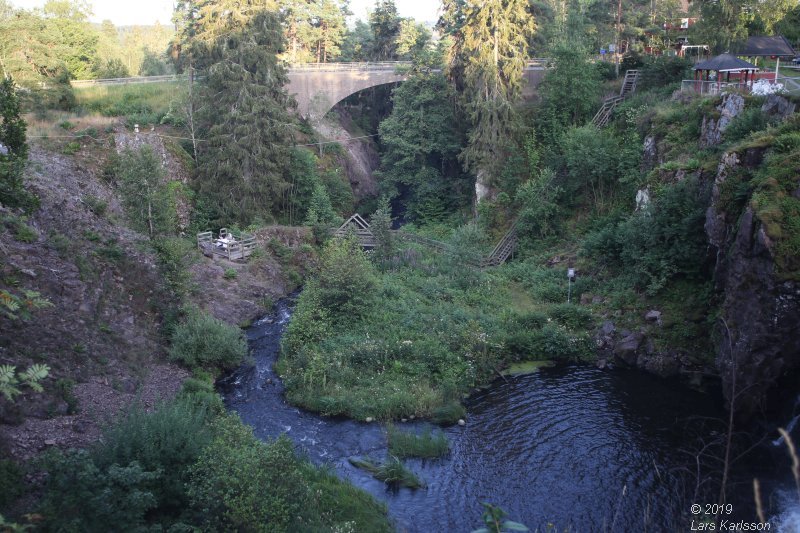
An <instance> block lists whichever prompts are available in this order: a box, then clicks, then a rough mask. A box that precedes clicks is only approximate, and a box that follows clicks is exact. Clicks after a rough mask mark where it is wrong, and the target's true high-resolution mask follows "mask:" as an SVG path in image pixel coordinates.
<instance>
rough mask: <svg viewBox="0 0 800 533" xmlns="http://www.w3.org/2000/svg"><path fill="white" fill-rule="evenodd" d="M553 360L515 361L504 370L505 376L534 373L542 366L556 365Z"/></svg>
mask: <svg viewBox="0 0 800 533" xmlns="http://www.w3.org/2000/svg"><path fill="white" fill-rule="evenodd" d="M554 364H555V363H553V361H523V362H521V363H513V364H512V365H510V366H509V367H508V368H506V369H505V370H503V375H504V376H524V375H525V374H533V373H534V372H538V371H539V369H540V368H550V367H552V366H553V365H554Z"/></svg>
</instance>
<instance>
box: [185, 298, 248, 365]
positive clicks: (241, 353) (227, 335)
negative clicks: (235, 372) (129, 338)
mask: <svg viewBox="0 0 800 533" xmlns="http://www.w3.org/2000/svg"><path fill="white" fill-rule="evenodd" d="M246 356H247V342H246V341H245V339H244V335H243V334H242V331H241V330H240V329H238V328H236V327H234V326H229V325H228V324H226V323H224V322H222V321H221V320H217V319H216V318H214V317H212V316H211V315H209V314H207V313H205V312H203V311H200V310H198V309H189V310H188V312H187V313H186V317H185V318H184V320H183V321H182V322H181V323H180V324H178V326H177V327H176V328H175V331H174V333H173V334H172V345H171V346H170V349H169V357H170V360H172V361H178V362H180V363H182V364H184V365H186V366H188V367H189V368H195V367H204V368H207V367H216V368H222V369H229V368H235V367H237V366H238V365H240V364H241V363H242V361H244V359H245V357H246Z"/></svg>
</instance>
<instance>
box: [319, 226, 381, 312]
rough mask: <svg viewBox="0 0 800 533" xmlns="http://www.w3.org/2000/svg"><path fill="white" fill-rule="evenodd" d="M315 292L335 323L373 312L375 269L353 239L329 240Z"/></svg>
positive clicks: (322, 257) (322, 256)
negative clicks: (371, 310)
mask: <svg viewBox="0 0 800 533" xmlns="http://www.w3.org/2000/svg"><path fill="white" fill-rule="evenodd" d="M316 279H317V285H316V287H315V290H317V291H318V293H319V304H320V306H322V308H323V309H325V310H326V311H327V313H328V314H329V316H330V317H331V318H332V319H333V320H334V321H340V322H341V321H352V320H354V319H356V318H358V317H360V316H363V315H365V314H366V313H368V312H369V311H370V309H371V308H372V304H373V302H374V292H375V287H376V283H377V280H376V278H375V268H374V267H373V265H372V263H371V262H370V260H369V259H368V258H367V256H366V255H365V254H364V252H363V251H362V249H361V245H360V244H359V242H358V241H357V240H354V239H332V240H331V241H329V242H328V244H327V245H326V246H325V249H324V250H323V251H322V255H321V257H320V269H319V274H318V275H317V278H316Z"/></svg>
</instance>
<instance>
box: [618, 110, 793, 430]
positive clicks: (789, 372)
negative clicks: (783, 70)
mask: <svg viewBox="0 0 800 533" xmlns="http://www.w3.org/2000/svg"><path fill="white" fill-rule="evenodd" d="M679 96H680V97H682V98H683V97H684V96H683V95H679ZM683 104H688V105H693V106H694V109H697V110H698V111H694V112H695V113H696V112H700V113H702V121H700V117H698V122H699V131H698V132H697V133H698V134H699V135H698V136H697V143H698V144H697V146H699V147H700V148H701V149H704V150H705V151H706V152H705V153H706V154H707V155H706V160H705V163H704V164H702V165H700V168H699V169H697V170H695V171H694V172H695V173H696V174H695V175H696V176H698V178H699V179H700V180H701V182H703V183H704V184H705V186H706V187H709V188H710V189H711V194H710V198H709V203H708V207H707V210H706V217H705V223H704V227H703V228H702V231H704V233H705V235H706V237H707V239H708V254H707V255H706V257H705V258H698V260H699V261H703V260H704V261H706V262H707V265H708V267H709V269H710V270H711V272H712V276H713V279H712V281H713V284H714V288H715V290H716V294H717V295H718V298H719V304H718V308H717V311H718V319H717V323H716V331H714V332H713V333H712V332H709V334H711V335H713V339H714V343H715V352H716V357H715V366H716V370H717V372H718V373H719V375H720V377H721V379H722V382H723V390H724V393H725V395H726V397H727V399H728V400H729V401H730V400H731V398H735V410H736V413H737V415H738V416H740V417H742V418H748V417H750V416H752V415H753V414H755V413H758V412H762V411H769V410H771V409H773V408H779V407H780V405H779V403H778V402H777V401H776V399H778V398H779V397H780V392H781V391H782V389H784V388H792V389H793V390H794V393H795V394H796V392H797V391H796V389H797V381H798V380H797V377H798V373H800V327H798V326H800V257H798V255H800V254H798V247H797V242H798V239H800V237H798V224H800V131H799V130H800V117H798V116H797V114H796V113H795V110H796V105H795V104H794V103H792V102H791V101H790V100H788V99H786V98H783V97H780V96H776V95H772V96H769V97H768V98H766V99H765V101H764V102H763V103H761V105H760V107H756V106H757V105H758V103H757V102H755V101H754V100H746V99H745V98H744V97H742V96H741V95H737V94H730V95H725V96H723V97H722V99H721V100H720V101H719V102H717V104H716V105H715V106H713V107H711V108H709V107H708V102H700V103H699V105H698V101H696V100H695V101H688V100H687V101H684V102H683ZM754 104H756V105H754ZM700 106H703V107H700ZM748 107H749V109H748ZM743 113H744V114H745V115H744V116H742V114H743ZM695 116H696V115H695ZM739 116H742V119H741V120H740V121H739V122H738V123H736V122H735V121H736V119H737V117H739ZM753 116H757V118H759V119H760V120H762V121H763V122H760V123H759V122H755V123H754V122H749V123H748V121H749V120H752V118H753ZM688 119H689V118H688V116H687V120H688ZM742 123H744V124H745V126H747V125H752V128H751V129H752V130H754V131H755V133H752V134H747V133H746V132H745V133H744V134H742V133H741V130H742ZM767 123H768V124H770V125H771V128H769V129H766V124H767ZM733 124H736V127H737V128H739V130H740V131H739V132H737V135H736V136H732V135H730V132H728V134H726V131H727V130H728V128H729V127H731V126H732V125H733ZM753 124H755V125H753ZM756 125H757V126H756ZM662 126H663V125H662ZM661 132H662V133H661V134H660V135H659V133H658V128H657V125H655V124H654V125H653V128H652V130H651V133H650V135H649V136H647V137H646V138H645V141H644V153H643V160H642V168H643V170H652V169H655V168H657V167H658V166H659V165H663V166H662V167H661V168H658V170H657V171H655V172H658V173H659V176H658V178H657V179H658V181H659V182H661V183H669V182H674V181H679V180H681V179H683V175H684V174H685V173H684V171H683V170H677V171H674V170H671V171H669V170H668V169H669V168H670V165H669V164H668V163H669V162H671V161H679V162H680V161H683V160H686V159H687V158H692V157H696V154H695V153H692V152H691V151H689V150H687V148H690V147H689V146H679V145H676V143H674V142H672V141H671V139H670V137H669V135H664V134H663V127H662V130H661ZM731 138H734V139H742V140H739V141H738V142H737V141H731V140H730V139H731ZM723 143H727V148H726V149H724V150H721V149H720V147H721V146H724V144H723ZM706 190H707V189H706ZM640 192H642V191H640ZM645 192H646V191H645ZM715 305H716V304H715ZM685 312H686V313H687V314H690V313H691V312H692V310H691V309H688V308H687V309H686V310H685ZM625 340H626V339H623V340H622V341H619V342H617V344H616V345H615V350H616V351H619V349H625V348H626V347H628V345H631V343H630V342H629V343H627V344H626V343H625V342H624V341H625ZM627 340H630V339H627ZM620 345H621V348H620ZM646 346H647V345H646V343H644V342H641V343H635V351H634V352H633V353H634V355H635V356H636V357H632V358H631V361H630V364H635V365H636V366H638V367H640V368H642V369H644V370H648V371H651V372H653V371H655V372H656V373H659V374H665V372H664V371H663V369H659V368H655V369H653V368H650V367H651V366H652V365H648V364H647V361H648V360H649V359H648V357H651V356H652V355H653V354H649V353H648V352H649V350H646V349H645V348H646ZM623 351H624V350H623ZM644 355H648V357H644ZM655 355H658V356H664V355H667V356H668V355H669V353H668V352H665V353H664V354H660V353H656V354H655ZM617 357H618V358H620V355H619V353H618V354H617ZM677 362H678V363H679V365H678V366H680V368H681V369H683V370H689V371H691V370H692V369H691V367H690V366H688V365H687V364H685V362H684V361H683V360H682V358H680V357H678V358H677ZM669 368H670V369H671V371H670V372H668V373H675V372H677V369H676V365H675V364H673V365H671V366H670V367H669ZM786 384H789V385H791V386H790V387H787V386H786Z"/></svg>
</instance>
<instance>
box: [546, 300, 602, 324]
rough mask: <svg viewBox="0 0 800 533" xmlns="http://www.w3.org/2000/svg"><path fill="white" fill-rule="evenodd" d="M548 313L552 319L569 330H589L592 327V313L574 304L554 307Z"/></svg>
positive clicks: (562, 304)
mask: <svg viewBox="0 0 800 533" xmlns="http://www.w3.org/2000/svg"><path fill="white" fill-rule="evenodd" d="M548 313H549V315H550V318H552V319H553V320H555V321H556V322H558V323H559V324H561V325H564V326H566V327H567V328H569V329H587V328H589V327H590V326H591V325H592V313H591V311H589V310H588V309H586V308H585V307H581V306H579V305H575V304H572V303H561V304H557V305H554V306H553V307H551V308H550V310H549V311H548Z"/></svg>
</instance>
